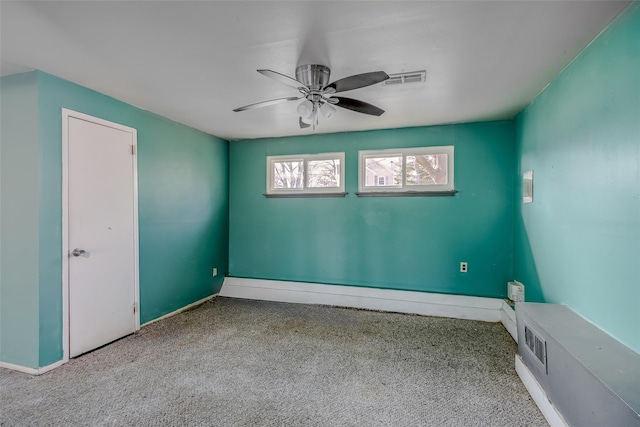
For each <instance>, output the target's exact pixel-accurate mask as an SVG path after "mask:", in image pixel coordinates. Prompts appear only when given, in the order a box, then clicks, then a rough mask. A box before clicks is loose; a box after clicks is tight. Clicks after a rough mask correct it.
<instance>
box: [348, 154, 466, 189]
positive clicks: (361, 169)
mask: <svg viewBox="0 0 640 427" xmlns="http://www.w3.org/2000/svg"><path fill="white" fill-rule="evenodd" d="M429 154H446V155H447V183H446V184H431V185H407V156H417V155H429ZM376 157H402V170H401V175H402V183H401V185H399V186H367V185H366V167H365V160H366V159H368V158H376ZM454 163H455V162H454V146H453V145H439V146H429V147H410V148H390V149H384V150H360V151H358V194H363V195H366V194H370V193H394V194H397V193H403V194H412V193H453V192H455V187H454Z"/></svg>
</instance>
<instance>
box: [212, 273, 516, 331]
mask: <svg viewBox="0 0 640 427" xmlns="http://www.w3.org/2000/svg"><path fill="white" fill-rule="evenodd" d="M220 296H221V297H231V298H244V299H253V300H265V301H278V302H292V303H301V304H322V305H331V306H338V307H351V308H362V309H368V310H380V311H389V312H396V313H410V314H421V315H426V316H440V317H451V318H456V319H470V320H481V321H485V322H500V321H501V314H500V312H501V307H502V303H503V301H502V300H501V299H497V298H483V297H471V296H463V295H445V294H434V293H426V292H414V291H397V290H392V289H377V288H360V287H356V286H340V285H322V284H317V283H301V282H283V281H278V280H261V279H243V278H238V277H227V278H225V280H224V284H223V285H222V289H220Z"/></svg>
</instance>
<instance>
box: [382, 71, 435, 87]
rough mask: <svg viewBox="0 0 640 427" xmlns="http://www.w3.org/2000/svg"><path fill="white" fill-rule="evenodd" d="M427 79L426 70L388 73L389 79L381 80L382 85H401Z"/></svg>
mask: <svg viewBox="0 0 640 427" xmlns="http://www.w3.org/2000/svg"><path fill="white" fill-rule="evenodd" d="M426 80H427V72H426V71H425V70H422V71H412V72H410V73H399V74H389V79H387V80H385V81H384V82H382V84H383V85H384V86H390V85H402V84H408V83H423V82H425V81H426Z"/></svg>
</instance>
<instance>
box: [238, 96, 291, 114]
mask: <svg viewBox="0 0 640 427" xmlns="http://www.w3.org/2000/svg"><path fill="white" fill-rule="evenodd" d="M302 98H303V97H302V96H301V97H296V96H290V97H289V98H278V99H272V100H270V101H262V102H256V103H255V104H249V105H245V106H244V107H240V108H235V109H234V110H233V111H235V112H236V113H237V112H238V111H246V110H253V109H254V108H260V107H268V106H269V105H275V104H282V103H283V102H287V101H298V100H300V99H302Z"/></svg>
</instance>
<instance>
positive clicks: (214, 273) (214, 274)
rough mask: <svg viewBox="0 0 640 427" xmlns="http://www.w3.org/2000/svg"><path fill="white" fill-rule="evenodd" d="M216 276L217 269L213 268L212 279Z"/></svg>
mask: <svg viewBox="0 0 640 427" xmlns="http://www.w3.org/2000/svg"><path fill="white" fill-rule="evenodd" d="M217 275H218V269H217V268H215V267H213V277H216V276H217Z"/></svg>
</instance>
